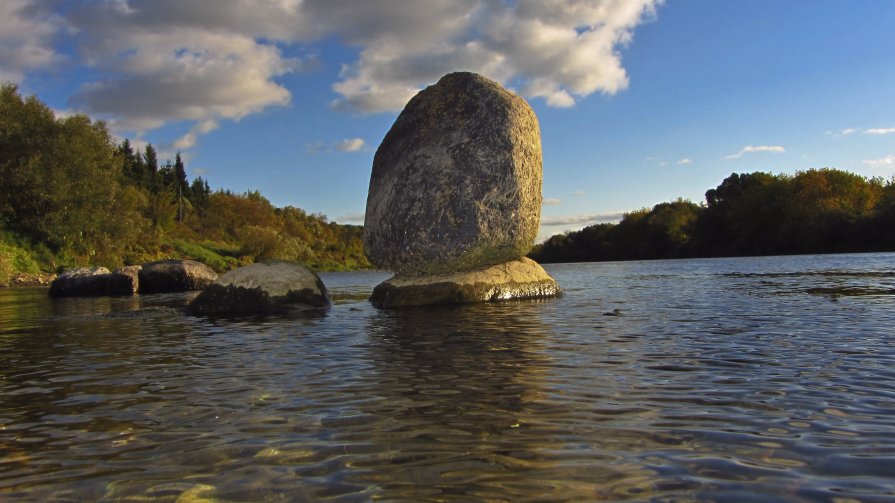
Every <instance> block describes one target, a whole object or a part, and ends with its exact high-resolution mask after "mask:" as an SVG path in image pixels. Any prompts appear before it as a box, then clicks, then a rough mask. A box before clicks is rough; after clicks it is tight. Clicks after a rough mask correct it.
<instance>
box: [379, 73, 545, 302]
mask: <svg viewBox="0 0 895 503" xmlns="http://www.w3.org/2000/svg"><path fill="white" fill-rule="evenodd" d="M541 164H542V160H541V136H540V130H539V129H538V120H537V117H536V116H535V114H534V111H532V109H531V107H529V106H528V103H526V102H525V100H523V99H522V98H520V97H518V96H516V95H515V94H512V93H510V92H509V91H507V90H505V89H503V88H502V87H500V85H499V84H497V83H496V82H493V81H491V80H488V79H486V78H484V77H482V76H480V75H476V74H473V73H452V74H449V75H445V76H444V77H442V78H441V80H439V81H438V83H436V84H435V85H433V86H430V87H428V88H426V89H424V90H423V91H421V92H420V93H419V94H417V95H416V96H415V97H414V98H413V99H411V100H410V101H409V102H408V103H407V106H406V107H405V108H404V110H403V111H402V112H401V115H399V116H398V119H397V120H396V121H395V123H394V125H392V128H391V129H390V130H389V132H388V134H386V135H385V138H384V139H383V140H382V144H381V145H380V146H379V149H377V151H376V155H375V157H374V158H373V174H372V176H371V177H370V190H369V194H368V197H367V211H366V219H365V222H364V252H365V253H366V254H367V257H368V258H369V259H370V261H371V262H373V263H374V264H376V265H377V266H379V267H382V268H384V269H389V270H391V271H394V272H395V277H393V278H391V279H389V280H387V281H385V282H383V283H381V284H380V285H378V286H377V287H376V288H375V289H374V290H373V295H372V297H370V300H371V301H372V302H373V304H374V305H376V306H379V307H402V306H416V305H426V304H456V303H466V302H482V301H493V300H507V299H522V298H542V297H553V296H556V295H558V294H559V293H560V288H559V285H557V284H556V281H554V280H553V278H551V277H550V276H549V275H548V274H547V273H546V272H545V271H544V269H543V268H542V267H541V266H540V265H538V264H537V263H536V262H534V261H532V260H529V259H527V258H525V254H526V253H528V252H529V250H531V247H532V245H533V244H534V239H535V236H536V235H537V232H538V227H539V225H540V218H541V177H542V166H541Z"/></svg>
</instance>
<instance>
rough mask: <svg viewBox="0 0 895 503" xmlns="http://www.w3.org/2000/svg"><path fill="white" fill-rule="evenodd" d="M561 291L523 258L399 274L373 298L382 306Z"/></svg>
mask: <svg viewBox="0 0 895 503" xmlns="http://www.w3.org/2000/svg"><path fill="white" fill-rule="evenodd" d="M559 293H560V288H559V285H558V284H557V283H556V281H554V280H553V278H551V277H550V275H549V274H547V272H546V271H544V268H543V267H541V266H540V265H539V264H538V263H537V262H535V261H533V260H531V259H528V258H522V259H520V260H513V261H510V262H504V263H503V264H498V265H495V266H491V267H488V268H484V269H479V270H475V271H464V272H456V273H449V274H437V275H432V276H409V277H401V276H396V277H394V278H391V279H389V280H387V281H385V282H383V283H380V284H379V285H377V286H376V288H375V289H374V290H373V296H372V297H370V300H371V301H372V302H373V304H374V305H376V306H378V307H404V306H420V305H428V304H465V303H469V302H487V301H496V300H509V299H536V298H542V297H554V296H556V295H558V294H559Z"/></svg>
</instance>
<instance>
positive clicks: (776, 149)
mask: <svg viewBox="0 0 895 503" xmlns="http://www.w3.org/2000/svg"><path fill="white" fill-rule="evenodd" d="M753 152H771V153H774V154H782V153H783V152H786V149H784V148H783V147H781V146H778V145H760V146H757V147H756V146H752V145H746V146H745V147H743V148H742V149H741V150H740V151H739V152H737V153H736V154H731V155H728V156H726V157H725V159H738V158H740V157H742V156H743V155H744V154H751V153H753Z"/></svg>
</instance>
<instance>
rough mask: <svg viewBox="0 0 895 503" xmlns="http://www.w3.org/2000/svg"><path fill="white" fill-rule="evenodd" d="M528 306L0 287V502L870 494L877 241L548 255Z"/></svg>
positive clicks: (357, 283)
mask: <svg viewBox="0 0 895 503" xmlns="http://www.w3.org/2000/svg"><path fill="white" fill-rule="evenodd" d="M546 269H547V270H548V272H549V273H550V274H551V275H552V276H553V277H554V278H556V279H557V281H558V282H560V283H561V284H562V285H563V287H564V291H565V293H564V295H563V296H562V297H559V298H555V299H547V300H522V301H510V302H503V303H484V304H466V305H456V306H428V307H418V308H405V309H377V308H374V307H373V306H372V305H371V304H370V302H369V301H368V300H367V298H368V296H369V295H370V292H371V291H372V288H373V286H374V285H376V284H377V283H379V282H381V281H382V280H384V279H386V278H387V277H388V274H386V273H380V272H357V273H324V274H321V277H322V279H323V281H324V282H325V283H326V285H327V287H328V288H329V291H330V295H331V297H332V299H333V301H334V304H333V306H331V307H330V308H327V309H324V310H322V311H315V314H313V315H307V316H268V317H242V318H229V319H209V318H204V317H201V316H200V317H195V316H186V315H184V314H183V313H182V309H183V308H184V307H185V305H186V304H187V302H188V301H189V300H190V299H191V297H192V296H194V295H195V293H179V294H154V295H137V296H133V297H86V298H58V299H54V298H49V297H48V296H47V294H46V289H4V290H0V359H2V365H0V397H2V405H0V500H15V501H102V500H106V501H144V500H146V499H151V500H153V501H181V502H183V501H262V500H263V501H315V500H324V499H326V500H333V501H369V500H373V499H385V500H389V501H471V500H472V501H476V500H507V501H532V500H536V501H544V500H572V499H579V500H659V501H664V500H675V499H677V500H680V499H685V500H686V499H699V500H712V501H731V500H744V499H753V500H761V501H804V500H811V501H852V500H855V501H891V500H892V499H893V498H895V489H893V487H895V477H893V473H895V421H893V419H892V418H893V417H895V399H893V398H895V385H893V382H895V379H893V378H895V371H893V369H895V365H893V364H895V344H893V342H895V340H893V337H895V335H893V330H892V327H893V326H895V314H893V313H895V309H893V306H895V297H893V295H892V291H893V290H895V274H893V272H892V271H893V270H895V255H893V254H871V255H828V256H802V257H765V258H744V259H713V260H680V261H655V262H616V263H592V264H556V265H552V264H548V265H547V266H546Z"/></svg>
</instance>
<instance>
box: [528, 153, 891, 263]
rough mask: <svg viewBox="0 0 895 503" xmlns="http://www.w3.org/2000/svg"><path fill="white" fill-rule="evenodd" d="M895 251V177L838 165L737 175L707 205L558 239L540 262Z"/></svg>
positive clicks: (662, 208)
mask: <svg viewBox="0 0 895 503" xmlns="http://www.w3.org/2000/svg"><path fill="white" fill-rule="evenodd" d="M893 250H895V181H893V180H889V181H885V180H882V179H880V178H871V179H867V178H865V177H862V176H859V175H856V174H854V173H849V172H846V171H841V170H838V169H830V168H826V169H812V170H808V171H802V172H798V173H796V174H795V175H785V174H779V175H772V174H768V173H760V172H757V173H747V174H736V173H735V174H732V175H730V176H729V177H727V178H726V179H724V181H722V182H721V185H719V186H718V187H716V188H714V189H711V190H709V191H708V192H706V194H705V203H704V204H694V203H693V202H690V201H685V200H681V199H678V200H677V201H674V202H669V203H661V204H657V205H656V206H654V207H653V208H652V209H648V208H644V209H642V210H639V211H634V212H631V213H627V214H625V215H624V217H623V218H622V220H621V222H619V223H618V224H599V225H592V226H590V227H585V228H584V229H581V230H580V231H575V232H569V233H566V234H560V235H556V236H553V237H551V238H550V239H548V240H547V241H545V242H544V243H542V244H540V245H538V246H536V247H535V248H534V249H533V250H532V251H531V253H530V254H529V256H530V257H531V258H533V259H535V260H537V261H539V262H585V261H605V260H642V259H667V258H689V257H725V256H748V255H788V254H804V253H842V252H871V251H893Z"/></svg>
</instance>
